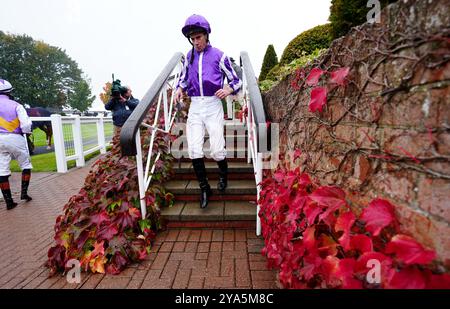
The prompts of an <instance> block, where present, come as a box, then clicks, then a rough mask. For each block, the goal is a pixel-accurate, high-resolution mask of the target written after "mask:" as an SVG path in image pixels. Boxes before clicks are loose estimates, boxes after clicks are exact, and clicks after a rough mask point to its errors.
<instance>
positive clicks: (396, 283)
mask: <svg viewBox="0 0 450 309" xmlns="http://www.w3.org/2000/svg"><path fill="white" fill-rule="evenodd" d="M425 280H426V278H425V276H424V274H423V273H422V272H421V271H420V270H418V269H417V268H412V267H408V268H405V269H402V270H400V271H399V272H396V273H395V274H394V275H393V276H392V279H391V280H389V282H388V283H387V284H386V288H388V289H424V288H425V285H426V281H425Z"/></svg>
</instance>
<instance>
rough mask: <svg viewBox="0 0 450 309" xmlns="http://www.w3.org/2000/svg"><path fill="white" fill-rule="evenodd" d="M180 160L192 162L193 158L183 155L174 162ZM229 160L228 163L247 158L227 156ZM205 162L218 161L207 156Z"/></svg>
mask: <svg viewBox="0 0 450 309" xmlns="http://www.w3.org/2000/svg"><path fill="white" fill-rule="evenodd" d="M178 160H179V161H180V162H192V160H191V159H189V158H188V157H182V158H180V159H175V160H174V162H178ZM227 161H228V163H230V162H239V163H246V162H247V158H233V157H231V158H227ZM205 162H216V161H214V159H213V158H208V157H205Z"/></svg>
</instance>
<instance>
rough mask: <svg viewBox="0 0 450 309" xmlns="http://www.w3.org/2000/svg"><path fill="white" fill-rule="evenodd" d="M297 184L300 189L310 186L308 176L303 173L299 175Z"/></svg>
mask: <svg viewBox="0 0 450 309" xmlns="http://www.w3.org/2000/svg"><path fill="white" fill-rule="evenodd" d="M298 184H299V185H300V186H301V187H306V186H308V185H310V184H311V178H309V175H308V174H306V173H303V174H301V175H300V178H299V179H298Z"/></svg>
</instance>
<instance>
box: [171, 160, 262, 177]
mask: <svg viewBox="0 0 450 309" xmlns="http://www.w3.org/2000/svg"><path fill="white" fill-rule="evenodd" d="M205 166H206V171H207V174H208V179H210V180H217V179H219V168H218V166H217V163H216V162H205ZM174 171H175V180H185V179H191V180H195V179H197V178H196V176H195V173H194V169H193V167H192V163H191V162H179V163H178V162H176V163H174ZM228 179H229V180H244V179H247V180H254V179H255V175H254V171H253V165H252V164H247V163H245V162H229V163H228Z"/></svg>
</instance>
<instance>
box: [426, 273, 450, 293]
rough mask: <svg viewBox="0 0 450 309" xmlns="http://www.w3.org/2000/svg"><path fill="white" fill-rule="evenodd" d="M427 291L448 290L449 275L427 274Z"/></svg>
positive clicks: (449, 286)
mask: <svg viewBox="0 0 450 309" xmlns="http://www.w3.org/2000/svg"><path fill="white" fill-rule="evenodd" d="M427 288H428V289H447V290H448V289H450V275H449V274H440V275H435V274H429V275H428V278H427Z"/></svg>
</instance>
